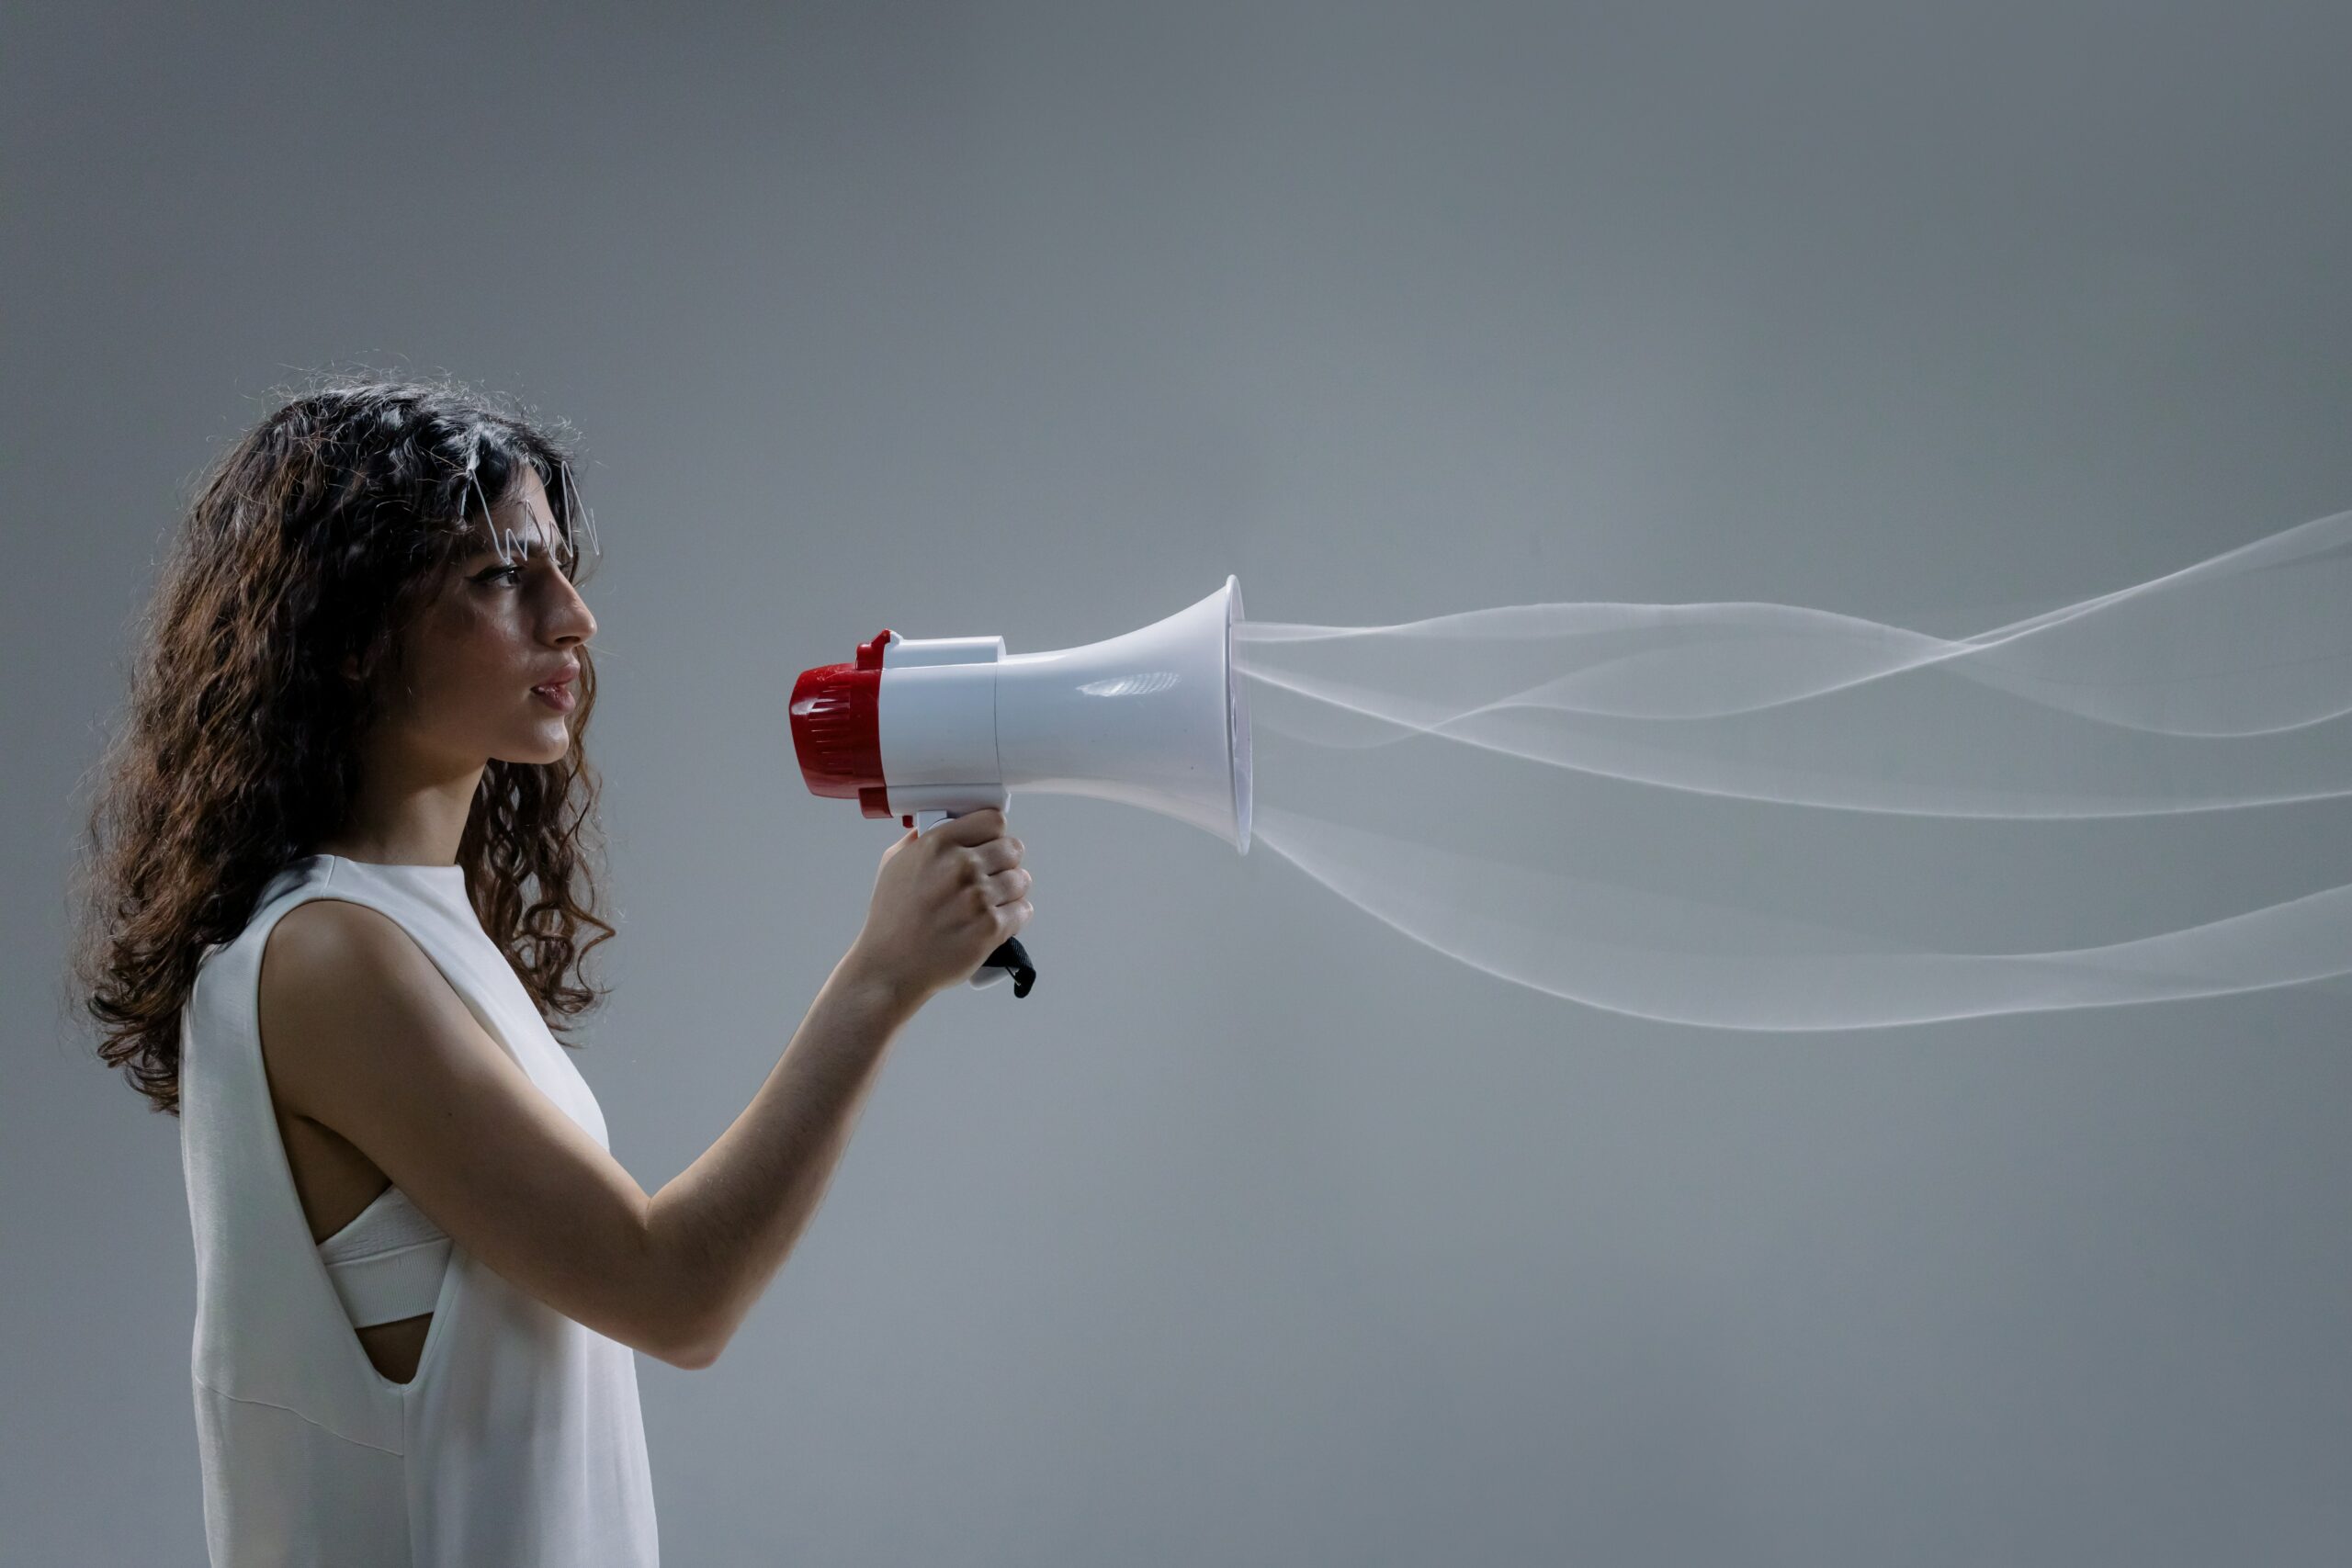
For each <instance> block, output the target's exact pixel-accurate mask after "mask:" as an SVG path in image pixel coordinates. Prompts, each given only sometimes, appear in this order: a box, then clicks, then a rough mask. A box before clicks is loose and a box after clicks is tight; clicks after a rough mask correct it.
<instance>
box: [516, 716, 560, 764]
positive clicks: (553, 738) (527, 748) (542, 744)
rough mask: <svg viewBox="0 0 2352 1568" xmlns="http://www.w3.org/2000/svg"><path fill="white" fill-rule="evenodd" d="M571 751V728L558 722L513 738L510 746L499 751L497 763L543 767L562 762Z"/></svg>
mask: <svg viewBox="0 0 2352 1568" xmlns="http://www.w3.org/2000/svg"><path fill="white" fill-rule="evenodd" d="M569 751H571V726H570V725H568V724H565V723H563V722H562V721H560V720H558V721H556V722H555V723H553V724H550V725H548V727H547V728H544V729H539V730H536V731H534V732H533V733H532V734H530V735H528V736H517V737H515V740H514V742H513V743H512V744H511V745H508V746H504V747H502V748H501V749H500V751H499V761H503V762H533V763H538V764H541V765H545V764H546V763H548V762H560V761H563V759H564V756H565V754H566V753H568V752H569Z"/></svg>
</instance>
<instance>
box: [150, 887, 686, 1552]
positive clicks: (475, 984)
mask: <svg viewBox="0 0 2352 1568" xmlns="http://www.w3.org/2000/svg"><path fill="white" fill-rule="evenodd" d="M311 898H342V899H346V900H348V901H350V902H352V903H356V904H363V905H366V906H368V908H374V909H377V910H379V911H380V912H382V913H383V914H385V915H386V916H388V917H390V919H393V920H395V921H397V922H398V923H399V924H400V925H401V928H402V929H403V930H404V931H407V933H408V934H409V936H410V937H411V938H412V939H413V941H415V942H416V943H417V945H418V946H419V947H420V948H422V949H423V950H424V953H425V955H426V956H427V957H428V958H430V959H431V960H432V961H433V963H434V964H435V966H437V967H438V968H439V969H440V971H441V973H442V975H443V976H444V977H446V978H447V980H448V981H449V983H450V985H451V987H453V988H454V989H455V990H456V992H457V993H458V997H459V998H461V999H463V1001H464V1002H465V1004H466V1006H467V1008H468V1009H469V1010H471V1011H472V1013H473V1015H474V1016H475V1018H476V1019H478V1020H480V1021H481V1025H482V1027H483V1028H484V1029H485V1030H486V1031H488V1032H489V1033H490V1035H491V1037H492V1039H494V1040H496V1041H498V1042H499V1043H500V1044H501V1045H502V1046H503V1048H504V1049H505V1050H506V1051H507V1053H508V1054H509V1055H512V1056H514V1058H515V1060H516V1061H517V1062H518V1063H520V1064H521V1066H522V1067H523V1070H524V1071H525V1072H526V1074H528V1075H529V1076H530V1078H531V1081H532V1082H533V1083H535V1084H536V1085H537V1086H538V1088H539V1089H540V1090H541V1091H542V1092H544V1093H545V1094H546V1095H547V1096H548V1099H549V1100H552V1101H553V1102H554V1103H555V1104H556V1105H557V1106H558V1107H560V1109H561V1110H562V1111H564V1112H565V1114H567V1115H569V1116H570V1117H571V1119H572V1120H573V1121H574V1122H578V1123H579V1124H580V1125H581V1126H582V1128H584V1129H585V1130H586V1131H587V1132H588V1133H589V1134H591V1135H592V1136H593V1137H594V1138H595V1139H596V1141H597V1142H598V1143H600V1144H605V1143H606V1138H605V1119H604V1115H603V1112H602V1111H601V1110H600V1109H599V1108H598V1106H597V1104H596V1098H595V1096H594V1094H593V1093H591V1092H590V1090H589V1088H588V1084H587V1082H586V1080H585V1079H583V1078H582V1077H581V1076H580V1073H579V1069H578V1068H576V1067H575V1066H573V1065H572V1064H571V1059H570V1056H569V1055H568V1053H566V1051H565V1050H564V1048H563V1047H562V1045H561V1044H560V1043H558V1042H557V1041H556V1039H555V1037H554V1036H553V1035H552V1034H551V1033H549V1032H548V1028H547V1025H546V1023H545V1021H543V1020H542V1019H541V1018H540V1017H539V1014H538V1011H537V1009H536V1008H535V1007H534V1006H533V1005H532V1003H531V999H530V996H529V993H528V992H526V990H525V989H524V988H523V985H522V982H521V981H520V980H519V979H517V978H516V976H515V972H514V970H513V969H512V968H511V967H509V965H508V964H507V962H506V959H505V957H504V955H503V953H500V952H499V950H498V947H497V944H496V943H494V942H492V941H491V940H490V937H489V935H488V933H487V932H485V931H483V930H482V928H481V920H480V919H478V918H477V917H476V915H475V914H474V912H473V909H472V907H471V906H470V905H469V903H468V902H467V898H466V893H465V881H464V872H463V871H462V870H461V869H460V868H459V867H457V866H454V865H451V866H434V865H383V864H378V863H371V862H363V861H353V860H346V859H344V858H343V857H341V856H338V855H309V856H305V857H303V858H302V859H300V860H297V861H295V862H293V863H290V864H288V866H287V867H285V869H284V870H282V871H281V872H280V873H279V874H278V875H277V877H276V878H275V879H274V880H273V881H272V882H271V883H270V884H269V885H268V886H266V887H265V888H264V889H263V890H262V893H261V896H260V897H259V898H258V899H257V900H256V902H255V906H254V910H253V912H252V913H251V915H250V916H249V918H248V923H247V924H246V926H245V928H244V930H243V931H242V932H240V933H239V935H238V936H237V937H236V938H235V939H234V940H233V941H232V942H226V943H214V944H213V945H212V946H211V947H210V948H209V949H208V950H207V952H206V953H205V956H204V960H203V963H202V964H201V966H200V967H199V969H198V975H197V981H196V987H195V990H194V992H193V994H192V995H191V996H190V998H189V1000H188V1004H187V1010H186V1011H185V1013H184V1014H183V1015H182V1020H181V1062H180V1094H181V1115H180V1148H181V1162H182V1167H183V1169H184V1170H185V1172H186V1174H187V1198H188V1216H189V1220H190V1223H191V1224H192V1225H193V1227H194V1230H195V1235H196V1270H197V1311H196V1333H195V1337H194V1343H193V1348H192V1357H191V1369H192V1371H193V1373H194V1382H195V1389H194V1392H195V1398H196V1423H197V1436H198V1449H199V1453H200V1458H201V1461H202V1465H203V1477H204V1517H205V1534H206V1541H207V1544H208V1545H209V1548H210V1551H211V1557H212V1562H213V1563H214V1564H215V1565H216V1568H226V1565H227V1564H231V1563H234V1564H236V1565H238V1568H277V1565H279V1564H287V1565H291V1564H305V1565H308V1564H325V1563H333V1564H335V1565H336V1568H394V1565H397V1568H493V1565H494V1568H538V1565H544V1568H556V1565H558V1564H563V1565H565V1568H649V1565H651V1564H655V1563H657V1562H658V1561H659V1551H658V1546H657V1538H656V1533H655V1521H654V1512H653V1488H652V1480H651V1474H650V1470H649V1467H648V1465H647V1461H646V1450H645V1430H644V1426H643V1423H642V1421H641V1419H640V1416H639V1405H638V1393H637V1363H636V1359H635V1353H634V1352H633V1351H631V1350H630V1349H629V1348H628V1347H627V1346H625V1345H622V1344H620V1343H619V1342H618V1341H616V1340H614V1339H610V1338H607V1337H605V1336H604V1335H601V1334H598V1333H595V1332H594V1330H591V1329H589V1328H587V1327H585V1326H583V1325H581V1324H578V1323H575V1322H573V1321H572V1320H571V1319H570V1318H568V1317H565V1316H564V1315H563V1314H560V1313H559V1312H557V1311H555V1310H554V1309H552V1308H550V1307H548V1306H547V1305H546V1304H545V1303H541V1302H539V1301H538V1300H537V1298H535V1297H533V1296H531V1295H529V1294H528V1293H526V1292H524V1291H522V1290H520V1289H519V1288H517V1287H515V1286H513V1285H510V1284H508V1283H507V1282H506V1281H505V1280H503V1279H502V1278H500V1277H499V1276H498V1275H497V1274H495V1273H493V1272H492V1271H491V1270H490V1269H488V1268H486V1267H485V1266H483V1265H482V1264H481V1263H480V1262H478V1261H477V1260H476V1259H475V1258H473V1257H472V1255H471V1254H469V1253H468V1252H467V1251H466V1250H465V1248H463V1247H452V1249H451V1251H450V1255H449V1259H448V1267H447V1269H446V1270H445V1271H444V1274H443V1278H442V1281H441V1288H440V1292H439V1295H438V1298H437V1299H436V1300H435V1303H434V1305H433V1323H432V1325H431V1328H430V1329H429V1331H428V1333H427V1335H426V1337H425V1342H424V1351H423V1355H422V1359H421V1360H420V1361H419V1364H418V1367H417V1372H416V1377H415V1379H414V1380H413V1382H406V1383H396V1382H391V1381H390V1380H389V1379H387V1378H385V1377H384V1376H383V1375H382V1374H381V1373H379V1372H378V1371H376V1369H375V1367H374V1365H373V1364H372V1363H371V1362H369V1360H368V1355H367V1352H366V1350H365V1349H364V1348H362V1347H361V1346H360V1343H359V1339H358V1337H357V1336H356V1334H354V1333H353V1332H352V1326H351V1324H350V1322H349V1321H348V1318H347V1316H346V1313H345V1308H344V1306H343V1304H342V1303H341V1301H340V1300H339V1299H338V1297H337V1294H336V1292H335V1290H334V1284H333V1282H332V1280H330V1278H329V1274H328V1270H327V1267H326V1264H325V1262H324V1260H323V1259H322V1258H321V1257H320V1255H319V1248H318V1247H317V1245H316V1244H315V1243H314V1242H313V1241H312V1240H311V1233H310V1225H309V1224H308V1222H307V1221H306V1220H305V1219H304V1217H303V1214H302V1208H301V1202H300V1198H299V1197H298V1196H297V1194H296V1191H295V1188H294V1179H293V1172H292V1169H291V1168H290V1167H289V1166H288V1163H287V1159H286V1151H285V1146H284V1145H283V1144H282V1143H281V1142H280V1141H279V1138H278V1134H277V1121H276V1118H275V1116H274V1115H273V1112H272V1108H271V1102H270V1098H269V1085H268V1079H267V1077H266V1074H265V1072H264V1070H263V1063H262V1055H261V1041H260V1028H259V1023H258V995H257V991H258V986H259V981H260V975H261V956H262V948H263V944H264V942H266V940H267V938H268V934H269V931H270V928H271V927H272V926H273V925H275V924H276V923H277V918H278V917H279V916H281V915H283V914H284V913H285V912H286V911H287V910H288V909H290V908H293V907H295V906H296V905H297V904H300V903H302V902H305V901H306V900H309V899H311ZM607 1146H609V1145H607Z"/></svg>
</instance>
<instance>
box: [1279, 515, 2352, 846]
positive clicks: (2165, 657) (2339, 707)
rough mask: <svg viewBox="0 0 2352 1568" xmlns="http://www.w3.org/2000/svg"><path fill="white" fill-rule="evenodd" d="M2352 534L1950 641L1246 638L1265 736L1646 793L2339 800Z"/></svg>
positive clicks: (1521, 617)
mask: <svg viewBox="0 0 2352 1568" xmlns="http://www.w3.org/2000/svg"><path fill="white" fill-rule="evenodd" d="M2347 606H2352V513H2338V514H2336V515H2335V516H2332V517H2324V518H2321V519H2319V520H2318V521H2316V522H2312V523H2307V524H2304V525H2301V526H2300V527H2296V528H2291V529H2289V530H2288V531H2286V532H2285V533H2283V534H2278V535H2276V536H2272V537H2270V538H2267V539H2263V540H2259V541H2257V542H2256V543H2255V544H2252V545H2248V546H2245V547H2243V548H2240V549H2236V550H2233V551H2231V552H2229V553H2228V554H2226V555H2222V556H2217V557H2215V558H2212V559H2211V560H2208V561H2203V562H2200V563H2199V564H2198V565H2196V566H2193V567H2190V568H2188V570H2183V571H2178V572H2175V573H2173V574H2172V575H2171V576H2169V577H2165V578H2159V579H2157V580H2156V581H2153V582H2147V583H2143V584H2140V585H2139V586H2137V587H2133V588H2127V589H2123V590H2120V591H2119V592H2113V593H2109V594H2105V595H2102V596H2100V597H2098V598H2095V599H2089V600H2086V601H2084V602H2082V603H2080V604H2070V605H2066V606H2064V607H2063V608H2060V609H2056V610H2052V611H2049V612H2047V613H2045V614H2042V615H2035V616H2032V617H2030V618H2029V619H2027V620H2023V621H2018V622H2016V623H2014V624H2011V625H2008V626H1998V627H1995V628H1992V629H1990V630H1987V631H1984V632H1979V633H1977V634H1975V635H1974V636H1972V637H1962V638H1957V639H1947V638H1941V637H1929V636H1927V635H1925V634H1923V633H1919V632H1915V631H1908V630H1905V629H1904V628H1902V627H1899V626H1887V625H1883V624H1882V623H1879V622H1875V621H1867V620H1860V619H1857V618H1855V617H1852V616H1848V615H1834V614H1831V613H1829V612H1826V611H1820V610H1808V609H1800V608H1795V607H1792V606H1788V605H1781V604H1515V605H1508V606H1504V607H1501V608H1497V609H1489V610H1474V611H1469V612H1466V613H1464V614H1459V615H1442V616H1438V617H1436V618H1434V619H1430V620H1424V621H1413V622H1408V623H1406V624H1404V625H1401V626H1295V625H1283V624H1276V623H1268V622H1248V623H1245V624H1243V625H1242V626H1238V627H1237V628H1236V631H1235V637H1236V641H1237V654H1236V657H1237V659H1238V661H1239V663H1240V665H1241V668H1242V669H1243V671H1245V673H1247V674H1248V675H1249V676H1250V678H1251V679H1252V680H1253V681H1255V682H1258V684H1259V686H1260V687H1261V694H1260V695H1258V696H1256V697H1254V698H1253V707H1254V710H1255V717H1256V722H1257V723H1259V724H1260V725H1261V726H1263V727H1265V728H1271V729H1274V730H1277V731H1280V732H1283V733H1285V734H1290V735H1294V736H1297V737H1299V738H1301V739H1309V740H1314V741H1317V742H1318V743H1321V744H1324V745H1331V746H1346V747H1373V746H1380V745H1385V744H1388V743H1390V742H1393V741H1396V740H1398V739H1407V738H1409V737H1411V736H1414V735H1422V734H1426V735H1436V736H1442V737H1443V738H1445V739H1453V740H1459V741H1463V742H1465V743H1467V744H1470V745H1473V746H1478V747H1483V748H1486V749H1487V750H1495V751H1501V752H1508V753H1510V754H1512V755H1516V756H1520V757H1525V758H1529V759H1531V760H1533V761H1543V762H1548V763H1552V764H1555V765H1557V766H1561V767H1567V768H1575V769H1578V770H1581V771H1584V772H1588V773H1600V774H1606V775H1610V776H1612V777H1617V778H1623V779H1629V780H1634V781H1638V782H1641V783H1645V784H1663V785H1668V786H1670V787H1673V788H1678V789H1687V790H1695V791H1699V792H1702V793H1705V794H1716V795H1738V796H1744V797H1747V798H1751V799H1757V800H1770V801H1781V802H1787V803H1790V804H1797V805H1809V806H1824V807H1843V808H1847V809H1852V810H1864V811H1888V812H1903V813H1916V814H1925V815H1933V816H1953V817H2098V816H2129V815H2139V814H2153V813H2161V812H2171V811H2196V810H2212V809H2219V808H2224V807H2245V806H2258V805H2269V804H2276V803H2280V802H2286V801H2296V800H2311V799H2319V798H2324V797H2329V796H2335V795H2347V794H2352V728H2347V727H2346V724H2345V723H2343V722H2341V721H2343V720H2344V719H2345V716H2346V714H2347V712H2352V615H2347V614H2346V609H2347Z"/></svg>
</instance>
